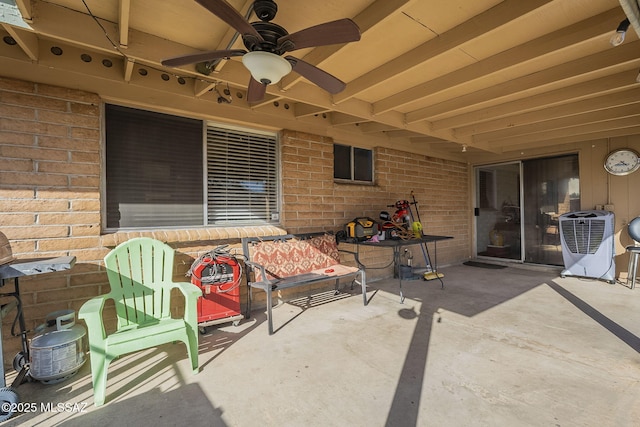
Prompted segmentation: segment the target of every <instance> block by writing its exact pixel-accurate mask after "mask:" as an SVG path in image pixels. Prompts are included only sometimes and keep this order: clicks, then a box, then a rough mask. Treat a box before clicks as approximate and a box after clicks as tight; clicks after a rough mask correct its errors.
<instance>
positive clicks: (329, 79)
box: [284, 56, 347, 95]
mask: <svg viewBox="0 0 640 427" xmlns="http://www.w3.org/2000/svg"><path fill="white" fill-rule="evenodd" d="M284 59H286V60H287V61H289V62H290V63H291V68H292V69H293V71H295V72H296V73H298V74H300V75H301V76H302V77H304V78H306V79H307V80H309V81H310V82H312V83H315V84H316V85H318V86H320V87H321V88H322V89H324V90H326V91H327V92H329V93H331V94H334V95H335V94H336V93H339V92H342V91H343V90H344V88H345V87H346V86H347V85H346V83H345V82H343V81H342V80H340V79H338V78H337V77H334V76H332V75H331V74H329V73H327V72H326V71H323V70H321V69H320V68H318V67H316V66H315V65H311V64H309V63H308V62H304V61H303V60H302V59H298V58H294V57H293V56H286V57H285V58H284Z"/></svg>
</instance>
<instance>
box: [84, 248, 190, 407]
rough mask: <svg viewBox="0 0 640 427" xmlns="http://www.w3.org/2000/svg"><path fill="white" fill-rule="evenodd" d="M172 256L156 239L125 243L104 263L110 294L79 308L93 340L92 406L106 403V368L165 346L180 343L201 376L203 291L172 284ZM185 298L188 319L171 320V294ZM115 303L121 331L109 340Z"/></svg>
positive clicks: (118, 330)
mask: <svg viewBox="0 0 640 427" xmlns="http://www.w3.org/2000/svg"><path fill="white" fill-rule="evenodd" d="M173 259H174V250H173V249H172V248H171V247H170V246H168V245H166V244H164V243H162V242H160V241H158V240H154V239H150V238H148V237H139V238H134V239H131V240H129V241H127V242H124V243H121V244H120V245H118V246H117V247H116V248H115V249H113V250H112V251H111V252H109V254H107V256H105V257H104V263H105V267H106V269H107V276H108V278H109V285H110V286H111V292H109V293H108V294H106V295H101V296H98V297H95V298H92V299H90V300H89V301H87V302H86V303H84V305H83V306H82V307H81V308H80V312H79V313H78V317H79V318H81V319H84V321H85V322H86V324H87V331H88V335H89V353H90V360H91V377H92V380H93V392H94V404H95V405H96V406H100V405H102V404H103V403H104V400H105V394H106V386H107V368H108V367H109V363H110V362H111V361H112V360H114V359H115V358H117V357H119V356H121V355H123V354H126V353H132V352H135V351H140V350H143V349H146V348H150V347H156V346H158V345H161V344H165V343H169V342H174V341H182V342H184V344H185V345H186V346H187V352H188V355H189V358H190V360H191V366H192V368H193V373H194V374H196V373H197V372H198V323H197V300H198V297H199V296H201V295H202V291H201V290H200V288H198V287H197V286H196V285H193V284H191V283H176V282H173V280H172V276H173ZM174 288H175V289H179V290H180V291H181V292H182V294H183V295H184V299H185V307H184V318H176V319H174V318H172V317H171V311H170V305H171V304H170V303H171V301H170V300H171V290H172V289H174ZM108 299H112V300H113V301H114V303H115V309H116V314H117V318H118V321H117V330H116V331H115V332H113V333H110V334H107V333H106V332H105V327H104V323H103V317H102V311H103V308H104V305H105V302H106V301H107V300H108Z"/></svg>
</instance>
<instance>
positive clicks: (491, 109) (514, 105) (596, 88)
mask: <svg viewBox="0 0 640 427" xmlns="http://www.w3.org/2000/svg"><path fill="white" fill-rule="evenodd" d="M637 74H638V72H637V70H636V69H631V70H627V71H623V72H620V73H617V74H612V75H609V76H605V77H600V78H597V79H593V80H589V81H585V82H581V83H577V84H574V85H571V86H566V87H563V88H561V89H556V90H552V91H549V92H544V93H541V94H538V95H532V96H529V97H525V98H520V99H517V100H515V101H509V102H505V103H502V104H499V105H494V106H488V107H485V108H481V109H478V110H475V111H472V112H469V113H463V114H459V115H457V116H453V117H450V118H446V119H442V120H436V121H433V122H431V127H432V128H433V130H434V131H437V130H444V129H452V128H453V129H455V128H458V127H461V126H471V125H473V124H475V123H482V122H484V121H488V120H489V119H491V118H495V117H511V116H513V115H515V114H521V113H523V112H528V111H535V110H539V109H544V108H548V107H550V106H553V105H561V104H565V103H567V102H570V101H573V100H580V99H585V98H587V97H592V96H594V95H597V94H599V93H600V94H602V93H606V92H612V91H621V90H623V89H624V88H625V87H631V86H636V85H637V83H636V81H635V78H636V76H637ZM457 137H458V138H461V137H462V136H457Z"/></svg>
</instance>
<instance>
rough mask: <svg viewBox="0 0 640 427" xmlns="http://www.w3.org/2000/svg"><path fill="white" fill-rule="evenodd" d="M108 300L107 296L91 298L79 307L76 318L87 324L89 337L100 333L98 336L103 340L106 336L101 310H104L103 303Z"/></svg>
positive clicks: (108, 296)
mask: <svg viewBox="0 0 640 427" xmlns="http://www.w3.org/2000/svg"><path fill="white" fill-rule="evenodd" d="M109 298H110V295H109V294H106V295H100V296H97V297H93V298H91V299H90V300H89V301H87V302H85V303H84V304H82V307H80V310H79V311H78V318H79V319H82V320H84V322H85V323H86V324H87V331H88V333H89V335H95V334H97V333H98V332H100V335H99V336H101V337H102V339H103V340H104V339H105V338H106V337H107V334H106V332H105V330H104V323H103V321H102V310H103V309H104V304H105V302H106V301H107V300H108V299H109Z"/></svg>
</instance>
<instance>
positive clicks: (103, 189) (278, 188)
mask: <svg viewBox="0 0 640 427" xmlns="http://www.w3.org/2000/svg"><path fill="white" fill-rule="evenodd" d="M107 105H113V106H115V107H124V108H131V109H134V110H141V111H143V112H151V113H158V114H165V115H169V116H174V117H178V118H187V119H195V120H199V121H200V122H201V123H202V127H201V129H202V131H201V132H202V134H201V140H200V141H201V142H200V144H201V147H200V150H199V151H200V152H201V153H202V156H201V157H202V177H201V178H202V196H201V200H200V203H201V210H202V223H201V224H193V225H148V226H130V227H122V226H120V227H107V208H108V206H107V192H108V191H107V190H108V182H107V144H108V142H107V124H106V110H107ZM100 107H101V119H102V120H103V125H102V126H101V136H102V138H101V144H100V149H101V153H102V154H101V158H102V159H101V168H100V182H101V184H100V196H101V197H100V213H101V221H100V223H101V224H100V225H101V230H102V232H105V233H117V232H127V231H136V230H172V229H185V228H194V229H196V228H225V227H230V226H232V227H260V226H265V225H272V226H278V225H279V224H280V216H281V215H280V212H281V207H282V175H281V163H282V155H281V150H280V139H281V138H280V136H281V135H280V132H275V131H271V132H269V131H264V130H260V129H254V128H249V127H243V126H234V125H229V124H227V123H222V122H215V121H210V120H204V119H201V118H194V117H192V116H188V115H181V114H176V113H173V112H165V111H161V110H157V109H151V108H147V107H139V106H134V105H127V104H122V103H116V102H102V103H101V105H100ZM210 126H215V127H218V128H226V129H229V130H232V131H238V132H242V133H245V134H257V135H269V136H272V137H273V138H274V139H275V148H274V159H273V167H274V168H275V183H274V191H275V196H273V197H274V198H275V202H276V205H275V207H274V209H269V212H267V215H269V214H270V215H271V218H270V219H267V220H265V221H239V222H238V223H237V224H232V223H230V222H231V221H230V222H228V223H224V224H209V218H208V216H207V213H208V211H209V209H210V207H209V199H208V192H209V188H208V172H209V171H208V170H207V166H208V165H207V157H206V156H207V151H208V149H209V148H208V140H207V129H208V128H209V127H210Z"/></svg>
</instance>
